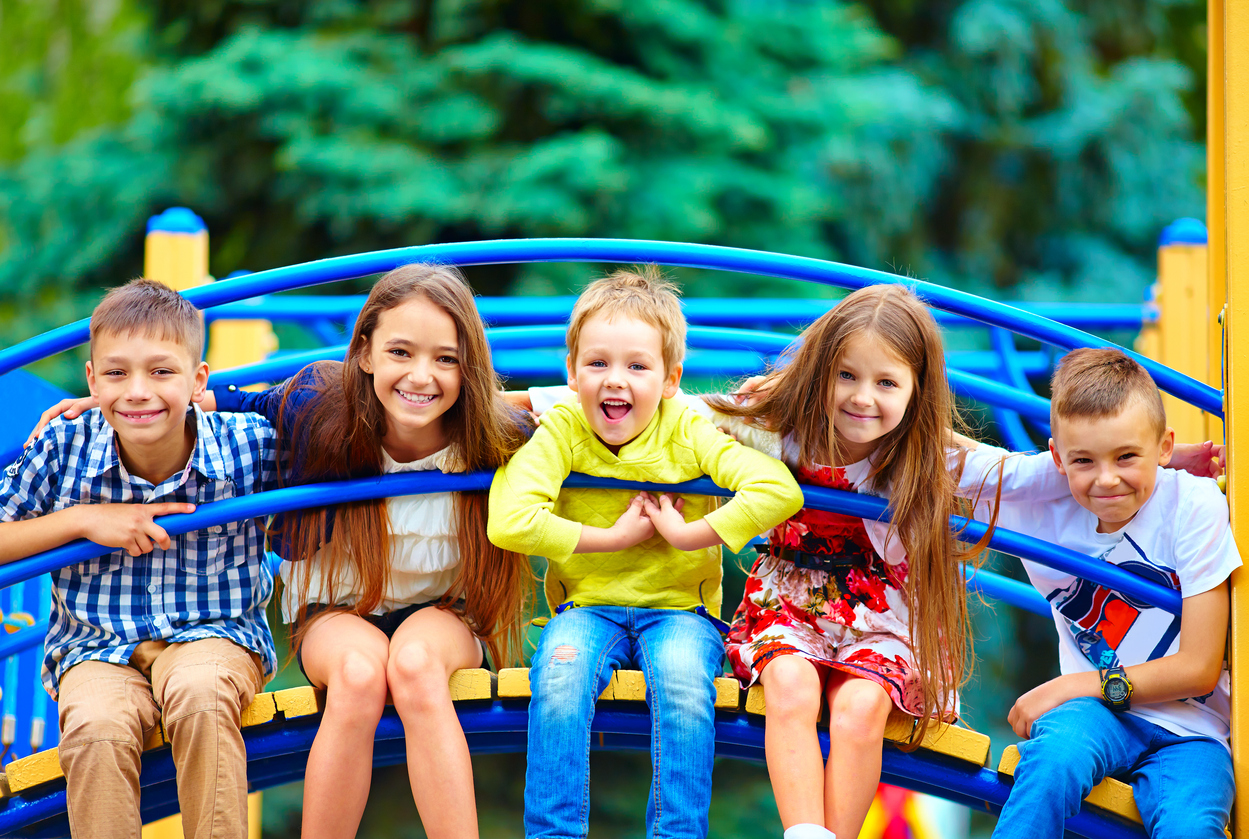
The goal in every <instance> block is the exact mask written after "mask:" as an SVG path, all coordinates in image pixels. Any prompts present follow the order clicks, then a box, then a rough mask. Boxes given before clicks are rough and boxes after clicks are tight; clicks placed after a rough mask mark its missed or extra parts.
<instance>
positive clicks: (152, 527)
mask: <svg viewBox="0 0 1249 839" xmlns="http://www.w3.org/2000/svg"><path fill="white" fill-rule="evenodd" d="M69 509H72V510H74V511H75V514H76V515H77V517H78V522H77V528H78V530H79V532H80V534H81V535H82V536H83V537H84V538H86V539H90V540H91V541H92V542H96V543H98V544H100V545H106V546H108V547H110V548H122V549H123V550H125V552H126V553H128V554H130V555H131V556H142V555H143V554H145V553H149V552H150V551H151V550H152V547H153V544H155V545H159V546H160V547H161V549H162V550H169V545H170V539H169V534H168V533H166V532H165V528H163V527H161V526H160V525H158V524H157V523H156V522H155V521H153V519H155V518H158V517H160V516H169V515H173V514H175V513H193V512H195V505H194V504H184V503H180V502H165V503H162V504H80V505H78V506H77V507H72V508H69Z"/></svg>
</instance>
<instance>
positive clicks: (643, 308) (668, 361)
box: [567, 265, 685, 373]
mask: <svg viewBox="0 0 1249 839" xmlns="http://www.w3.org/2000/svg"><path fill="white" fill-rule="evenodd" d="M680 294H681V292H680V289H678V288H677V286H676V284H675V283H672V282H669V281H668V280H665V279H664V276H663V274H662V273H661V272H660V270H659V268H658V267H656V266H654V265H644V266H642V267H640V268H634V269H633V270H632V271H616V272H615V273H612V274H609V275H608V276H606V277H603V278H602V279H601V280H595V281H594V282H592V283H590V284H589V285H588V286H586V289H585V291H583V292H581V296H580V297H578V298H577V302H576V303H575V304H574V305H573V307H572V314H571V315H570V316H569V318H568V336H567V343H568V354H569V355H570V356H571V357H572V358H574V359H575V358H576V357H577V344H578V342H579V341H580V340H581V330H582V328H583V327H584V326H585V323H586V321H588V320H589V319H590V318H592V317H593V316H594V315H597V314H599V313H600V312H606V313H607V314H608V315H616V314H621V315H624V316H625V317H630V318H635V319H637V320H640V321H642V322H643V323H649V324H650V325H651V326H653V327H655V328H656V329H658V330H659V337H660V342H661V344H662V345H663V357H664V373H671V372H672V371H673V369H674V368H675V367H676V366H677V365H678V364H680V363H681V362H682V361H684V360H685V315H684V313H682V311H681V300H680Z"/></svg>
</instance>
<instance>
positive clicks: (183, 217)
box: [147, 207, 1205, 241]
mask: <svg viewBox="0 0 1249 839" xmlns="http://www.w3.org/2000/svg"><path fill="white" fill-rule="evenodd" d="M207 229H208V226H207V225H205V224H204V220H203V219H202V218H200V217H199V216H197V215H195V213H194V212H193V211H192V210H189V209H187V208H186V207H170V208H169V209H168V210H165V212H163V213H161V214H160V215H156V216H152V217H151V218H150V219H148V220H147V232H148V233H201V232H203V231H205V230H207ZM1202 241H1205V240H1204V239H1203V240H1202Z"/></svg>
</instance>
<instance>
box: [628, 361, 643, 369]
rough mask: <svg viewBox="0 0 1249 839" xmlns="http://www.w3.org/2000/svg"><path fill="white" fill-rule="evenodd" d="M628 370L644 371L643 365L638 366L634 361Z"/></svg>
mask: <svg viewBox="0 0 1249 839" xmlns="http://www.w3.org/2000/svg"><path fill="white" fill-rule="evenodd" d="M629 369H630V370H645V369H646V365H645V364H638V363H637V362H636V361H635V362H633V363H632V364H630V365H629Z"/></svg>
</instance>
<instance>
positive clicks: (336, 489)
mask: <svg viewBox="0 0 1249 839" xmlns="http://www.w3.org/2000/svg"><path fill="white" fill-rule="evenodd" d="M492 477H493V474H492V473H490V472H469V473H463V474H455V475H445V474H443V473H441V472H420V473H399V474H393V475H381V476H378V477H376V478H359V479H356V480H351V481H333V482H329V483H324V484H309V485H307V486H297V487H286V488H284V489H277V490H271V491H269V492H258V493H254V494H252V495H244V496H240V497H238V498H228V499H226V500H224V501H215V502H213V503H212V504H205V505H204V506H203V507H200V508H199V509H197V510H196V511H195V512H193V513H185V514H179V515H173V516H162V517H160V518H158V519H156V523H157V524H159V525H160V526H161V527H163V528H164V529H165V530H166V531H167V532H168V533H169V534H170V535H180V534H183V533H188V532H190V531H192V530H200V529H203V528H206V527H212V526H214V525H218V524H225V523H228V522H232V521H242V520H243V519H249V518H257V517H261V516H268V515H273V514H275V513H286V512H290V511H291V510H300V509H304V508H307V507H322V506H328V505H332V504H344V503H348V502H352V501H363V500H366V499H370V498H389V497H392V496H399V495H422V494H424V493H427V492H464V491H468V490H481V489H486V488H488V487H489V486H490V480H491V478H492ZM564 486H565V487H569V488H575V489H584V488H598V487H608V488H616V489H629V490H651V491H654V490H659V491H664V492H679V493H680V492H683V493H690V494H692V495H718V496H725V497H727V496H731V495H732V494H733V493H732V492H730V491H729V490H726V489H723V488H721V487H718V486H716V485H715V484H714V483H712V481H711V479H710V478H699V479H697V480H694V481H686V482H684V483H680V484H672V485H668V486H661V485H657V484H650V483H644V482H641V481H618V480H614V479H610V478H595V477H590V476H588V475H580V474H577V473H573V474H572V475H569V476H568V478H567V480H565V481H564ZM802 491H803V496H804V498H805V505H806V506H808V507H812V508H814V509H816V510H835V511H837V512H840V513H844V514H846V515H851V516H858V517H860V518H865V519H880V520H881V521H888V520H889V508H888V504H887V503H886V502H885V501H884V500H883V499H880V498H876V497H874V496H870V495H860V494H858V493H854V492H846V491H844V490H835V489H827V488H825V487H815V486H803V488H802ZM950 523H951V525H952V526H953V528H954V530H955V533H956V534H957V537H958V538H959V539H960V540H962V541H964V542H977V541H979V540H980V538H981V537H983V536H984V534H985V531H986V530H987V525H985V524H984V522H980V521H976V520H974V519H967V518H964V517H962V516H951V517H950ZM989 546H990V547H992V548H994V549H996V550H999V551H1002V552H1003V553H1009V554H1013V555H1014V556H1018V557H1021V558H1023V559H1030V560H1033V561H1034V562H1039V563H1041V564H1043V565H1047V566H1049V567H1050V568H1055V569H1057V570H1059V571H1063V572H1065V573H1068V574H1074V575H1076V576H1079V577H1083V578H1084V579H1086V580H1090V581H1092V582H1094V583H1097V584H1099V585H1103V586H1107V587H1109V588H1113V589H1116V590H1118V591H1121V592H1123V593H1124V594H1127V595H1129V596H1131V597H1135V598H1137V599H1140V600H1143V601H1145V602H1146V603H1150V604H1152V605H1154V606H1157V607H1158V608H1160V609H1164V610H1165V611H1168V612H1170V613H1172V614H1175V615H1178V614H1179V613H1180V601H1181V598H1180V594H1179V592H1177V591H1172V590H1171V589H1167V588H1163V587H1162V586H1160V585H1157V584H1155V583H1150V582H1146V581H1145V580H1144V579H1142V578H1141V577H1138V576H1136V575H1135V574H1132V573H1130V572H1128V571H1124V570H1123V569H1122V568H1119V567H1118V566H1115V565H1111V564H1109V563H1106V562H1102V561H1100V560H1097V559H1094V558H1092V557H1090V556H1085V555H1084V554H1080V553H1076V552H1075V551H1072V550H1068V549H1067V548H1063V547H1060V546H1058V545H1051V544H1049V543H1048V542H1042V541H1041V540H1039V539H1033V538H1032V537H1030V536H1025V535H1024V534H1022V533H1016V532H1014V531H1011V530H1006V529H1005V528H1001V527H999V528H997V530H996V531H995V532H994V535H993V538H992V539H991V540H990V541H989ZM112 551H113V549H112V548H107V547H104V546H102V545H97V544H96V543H94V542H88V541H86V540H85V539H79V540H77V541H75V542H71V543H70V544H68V545H64V546H62V547H59V548H55V549H53V550H50V551H45V552H43V553H40V554H35V555H34V556H32V557H29V558H27V559H21V560H18V561H16V562H11V563H9V564H7V565H5V566H3V567H0V588H4V587H6V586H11V585H13V584H14V583H18V582H21V581H22V580H29V579H32V578H33V577H37V576H38V575H40V574H44V573H47V572H49V571H53V570H55V569H57V568H62V567H64V566H66V565H72V564H73V563H75V562H82V561H84V560H87V559H93V558H95V557H98V556H103V555H105V554H107V553H111V552H112Z"/></svg>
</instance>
